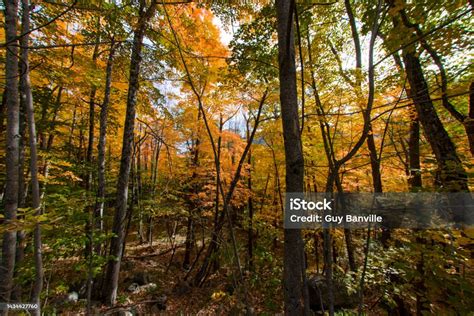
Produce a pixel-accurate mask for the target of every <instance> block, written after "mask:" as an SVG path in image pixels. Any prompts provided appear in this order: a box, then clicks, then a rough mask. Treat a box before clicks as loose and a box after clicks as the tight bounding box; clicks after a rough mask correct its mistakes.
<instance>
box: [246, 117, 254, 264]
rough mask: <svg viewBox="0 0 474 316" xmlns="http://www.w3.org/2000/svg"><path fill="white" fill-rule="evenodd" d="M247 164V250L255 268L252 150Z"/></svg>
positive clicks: (249, 262)
mask: <svg viewBox="0 0 474 316" xmlns="http://www.w3.org/2000/svg"><path fill="white" fill-rule="evenodd" d="M248 141H250V128H249V122H248V120H247V142H248ZM247 164H248V165H249V175H248V180H247V188H248V190H249V197H248V199H247V207H248V211H249V227H248V238H247V251H248V269H249V270H253V248H254V240H253V212H254V210H253V198H252V150H251V149H250V150H249V153H248V157H247Z"/></svg>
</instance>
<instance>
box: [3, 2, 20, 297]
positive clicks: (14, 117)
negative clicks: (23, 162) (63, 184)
mask: <svg viewBox="0 0 474 316" xmlns="http://www.w3.org/2000/svg"><path fill="white" fill-rule="evenodd" d="M4 5H5V42H6V43H8V44H7V49H6V59H5V77H6V78H5V86H6V90H7V94H6V113H7V128H6V158H5V164H6V180H5V182H6V189H5V195H4V207H5V209H4V224H3V225H4V226H6V225H8V224H9V223H10V222H12V221H15V219H16V215H17V209H18V185H19V124H20V121H19V114H20V108H19V102H18V42H17V38H16V37H17V14H18V0H5V1H4ZM5 224H6V225H5ZM16 235H17V234H16V231H15V230H13V229H12V230H7V231H6V232H5V233H4V234H3V244H2V261H1V266H0V299H1V301H2V302H9V301H10V295H11V291H12V286H13V272H14V269H15V252H16Z"/></svg>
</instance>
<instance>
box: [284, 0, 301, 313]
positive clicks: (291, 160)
mask: <svg viewBox="0 0 474 316" xmlns="http://www.w3.org/2000/svg"><path fill="white" fill-rule="evenodd" d="M294 6H295V2H294V1H292V0H277V2H276V9H277V25H278V66H279V79H280V102H281V113H282V122H283V137H284V145H285V157H286V191H287V192H303V185H304V184H303V178H304V160H303V151H302V144H301V136H300V128H299V121H298V101H297V91H296V66H295V47H294V34H293V31H294V30H293V28H294V23H293V13H294ZM303 264H304V262H303V240H302V238H301V231H300V230H299V229H285V231H284V258H283V269H284V272H283V287H284V300H285V314H286V315H301V314H303V312H304V308H303V304H304V302H303V286H304V283H303V273H304V270H303ZM306 303H307V304H308V303H309V302H306Z"/></svg>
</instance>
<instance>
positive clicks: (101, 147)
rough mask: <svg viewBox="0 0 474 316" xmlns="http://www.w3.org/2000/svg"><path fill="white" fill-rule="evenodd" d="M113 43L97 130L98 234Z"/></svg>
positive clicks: (96, 212) (100, 223) (96, 210)
mask: <svg viewBox="0 0 474 316" xmlns="http://www.w3.org/2000/svg"><path fill="white" fill-rule="evenodd" d="M114 54H115V43H114V39H113V38H112V43H111V44H110V52H109V57H108V59H107V66H106V74H105V92H104V102H103V103H102V107H101V109H100V129H99V144H98V147H97V151H98V155H97V175H98V177H97V201H96V204H95V210H94V220H95V225H94V226H95V228H96V231H97V232H98V233H102V232H103V229H104V223H103V216H104V203H105V201H104V199H105V187H106V178H105V149H106V148H105V147H106V142H107V118H108V111H109V104H110V92H111V87H112V69H113V63H114ZM96 252H97V254H100V247H98V248H97V249H96Z"/></svg>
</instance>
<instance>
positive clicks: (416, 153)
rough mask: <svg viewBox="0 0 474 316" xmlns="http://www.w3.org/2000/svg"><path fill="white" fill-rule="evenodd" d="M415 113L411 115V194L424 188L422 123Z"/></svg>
mask: <svg viewBox="0 0 474 316" xmlns="http://www.w3.org/2000/svg"><path fill="white" fill-rule="evenodd" d="M412 111H413V112H415V113H412V114H411V120H410V133H409V138H408V164H409V178H408V187H409V189H410V191H411V192H416V191H418V190H419V189H421V187H422V181H421V165H420V121H419V120H418V117H417V114H416V111H415V109H413V110H412Z"/></svg>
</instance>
